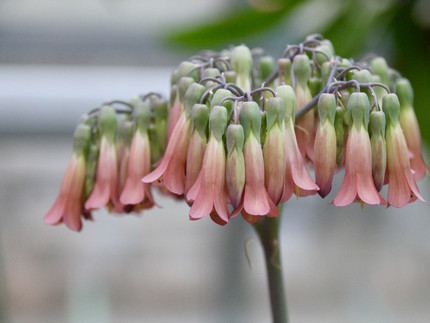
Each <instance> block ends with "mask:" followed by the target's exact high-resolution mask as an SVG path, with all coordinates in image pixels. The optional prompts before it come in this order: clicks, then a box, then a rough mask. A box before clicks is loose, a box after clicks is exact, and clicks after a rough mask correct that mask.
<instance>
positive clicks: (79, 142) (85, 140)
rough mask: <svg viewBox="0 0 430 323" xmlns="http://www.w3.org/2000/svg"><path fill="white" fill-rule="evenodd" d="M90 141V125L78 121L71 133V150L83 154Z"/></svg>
mask: <svg viewBox="0 0 430 323" xmlns="http://www.w3.org/2000/svg"><path fill="white" fill-rule="evenodd" d="M90 141H91V127H90V126H88V125H86V124H83V123H80V124H78V126H77V127H76V129H75V133H74V134H73V152H74V153H75V154H78V155H81V154H85V153H86V151H87V149H88V146H89V144H90Z"/></svg>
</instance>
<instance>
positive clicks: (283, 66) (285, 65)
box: [278, 58, 293, 85]
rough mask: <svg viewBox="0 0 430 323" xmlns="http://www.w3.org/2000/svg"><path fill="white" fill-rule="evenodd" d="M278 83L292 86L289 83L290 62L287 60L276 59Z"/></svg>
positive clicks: (291, 83) (290, 82)
mask: <svg viewBox="0 0 430 323" xmlns="http://www.w3.org/2000/svg"><path fill="white" fill-rule="evenodd" d="M278 69H279V83H280V84H282V83H285V84H287V85H293V82H292V81H291V60H290V59H289V58H280V59H278Z"/></svg>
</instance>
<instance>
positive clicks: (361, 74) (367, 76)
mask: <svg viewBox="0 0 430 323" xmlns="http://www.w3.org/2000/svg"><path fill="white" fill-rule="evenodd" d="M354 79H355V80H357V81H358V82H360V83H370V82H372V74H371V73H370V72H369V71H368V70H361V71H358V72H356V73H355V74H354Z"/></svg>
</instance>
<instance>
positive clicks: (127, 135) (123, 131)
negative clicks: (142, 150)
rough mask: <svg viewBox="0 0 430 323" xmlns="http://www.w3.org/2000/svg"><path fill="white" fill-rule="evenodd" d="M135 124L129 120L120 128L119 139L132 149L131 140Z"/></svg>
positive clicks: (121, 124) (122, 123)
mask: <svg viewBox="0 0 430 323" xmlns="http://www.w3.org/2000/svg"><path fill="white" fill-rule="evenodd" d="M133 130H134V124H133V122H131V121H129V120H125V121H123V122H121V123H120V125H119V127H118V137H119V140H122V142H123V144H124V145H125V146H127V147H130V145H131V140H132V139H133Z"/></svg>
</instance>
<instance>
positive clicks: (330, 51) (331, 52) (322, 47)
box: [315, 43, 334, 66]
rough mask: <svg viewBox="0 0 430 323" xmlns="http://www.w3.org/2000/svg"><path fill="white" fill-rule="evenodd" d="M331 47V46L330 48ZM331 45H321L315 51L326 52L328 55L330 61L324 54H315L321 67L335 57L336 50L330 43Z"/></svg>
mask: <svg viewBox="0 0 430 323" xmlns="http://www.w3.org/2000/svg"><path fill="white" fill-rule="evenodd" d="M330 45H331V46H330ZM330 45H329V44H327V43H326V44H321V45H320V46H317V47H316V48H315V49H318V50H320V51H322V52H324V53H326V54H327V56H328V59H327V57H325V55H324V54H321V53H318V52H317V53H315V58H316V60H317V63H318V64H319V65H320V66H321V65H322V64H324V63H325V62H327V61H328V60H330V59H331V58H332V57H333V55H334V49H333V45H332V44H331V43H330Z"/></svg>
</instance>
